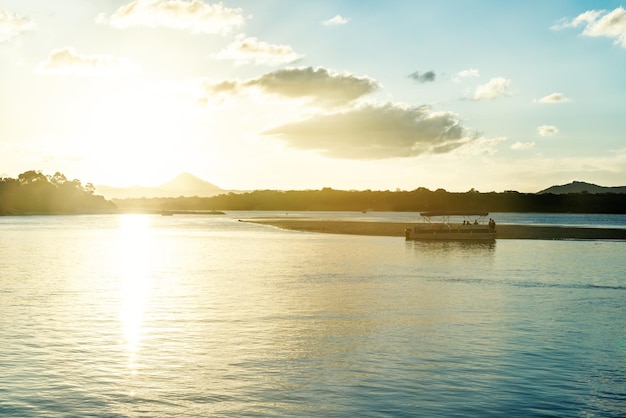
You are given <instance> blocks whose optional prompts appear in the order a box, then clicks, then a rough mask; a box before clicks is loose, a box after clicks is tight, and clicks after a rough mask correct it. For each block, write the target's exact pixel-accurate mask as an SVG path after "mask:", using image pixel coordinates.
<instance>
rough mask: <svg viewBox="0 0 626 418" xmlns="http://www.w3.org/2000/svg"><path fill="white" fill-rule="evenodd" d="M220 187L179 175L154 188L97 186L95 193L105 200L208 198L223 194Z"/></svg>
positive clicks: (186, 174)
mask: <svg viewBox="0 0 626 418" xmlns="http://www.w3.org/2000/svg"><path fill="white" fill-rule="evenodd" d="M223 192H224V190H223V189H221V188H220V187H218V186H216V185H214V184H211V183H209V182H208V181H204V180H202V179H200V178H198V177H196V176H194V175H193V174H189V173H181V174H179V175H178V176H176V177H175V178H174V179H172V180H170V181H168V182H166V183H163V184H162V185H160V186H156V187H139V186H133V187H109V186H97V187H96V193H98V194H100V195H103V196H104V197H105V198H106V199H113V198H118V199H126V198H141V197H145V198H155V197H180V196H186V197H191V196H198V197H210V196H215V195H218V194H221V193H223Z"/></svg>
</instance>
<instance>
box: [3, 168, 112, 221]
mask: <svg viewBox="0 0 626 418" xmlns="http://www.w3.org/2000/svg"><path fill="white" fill-rule="evenodd" d="M93 192H94V187H93V185H91V184H90V183H87V184H86V185H83V184H82V183H81V181H80V180H68V179H67V178H66V177H65V175H63V174H61V173H59V172H57V173H55V174H54V175H48V176H47V175H44V174H43V173H41V172H40V171H34V170H31V171H26V172H24V173H22V174H20V175H19V176H18V177H17V178H8V177H5V178H0V214H3V215H21V214H53V213H59V214H65V213H102V212H113V211H115V210H116V207H115V205H114V204H113V203H112V202H110V201H107V200H105V199H104V197H102V196H96V195H94V194H93Z"/></svg>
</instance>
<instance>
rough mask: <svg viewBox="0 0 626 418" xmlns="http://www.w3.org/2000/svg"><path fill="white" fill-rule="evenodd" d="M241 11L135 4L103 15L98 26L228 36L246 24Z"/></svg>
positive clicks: (175, 0)
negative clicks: (141, 27)
mask: <svg viewBox="0 0 626 418" xmlns="http://www.w3.org/2000/svg"><path fill="white" fill-rule="evenodd" d="M244 20H245V19H244V17H243V15H242V10H241V9H230V8H228V7H225V6H224V5H223V4H222V3H216V4H208V3H205V2H203V1H200V0H191V1H183V0H136V1H133V2H130V3H128V4H126V5H124V6H121V7H120V8H119V9H117V10H116V11H115V13H113V14H112V15H111V17H106V15H104V14H101V15H100V16H98V17H97V18H96V22H98V23H101V24H109V25H111V26H113V27H114V28H118V29H123V28H129V27H133V26H147V27H150V28H157V27H165V28H171V29H178V30H189V31H191V32H197V33H212V34H222V35H223V34H226V33H229V32H230V31H231V30H233V29H236V28H238V27H240V26H242V25H243V24H244Z"/></svg>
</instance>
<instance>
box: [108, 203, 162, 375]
mask: <svg viewBox="0 0 626 418" xmlns="http://www.w3.org/2000/svg"><path fill="white" fill-rule="evenodd" d="M152 243H153V240H152V233H151V229H150V217H149V215H134V214H133V215H124V216H121V217H120V224H119V237H118V248H117V249H118V252H117V257H118V259H117V261H118V266H117V268H118V271H119V300H120V311H119V318H120V323H121V327H122V334H123V337H124V341H123V343H124V344H125V345H126V351H127V353H128V368H129V370H130V373H131V374H133V375H136V374H137V368H138V362H139V357H140V354H139V351H140V348H141V339H142V335H143V329H142V325H143V320H144V315H145V312H146V308H147V305H148V302H149V299H150V292H151V287H152V278H151V272H152V271H151V270H152V260H151V254H152Z"/></svg>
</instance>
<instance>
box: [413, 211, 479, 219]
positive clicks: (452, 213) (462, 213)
mask: <svg viewBox="0 0 626 418" xmlns="http://www.w3.org/2000/svg"><path fill="white" fill-rule="evenodd" d="M420 215H421V216H424V217H427V218H429V217H431V216H482V217H484V216H487V215H489V212H471V211H438V212H420Z"/></svg>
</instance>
